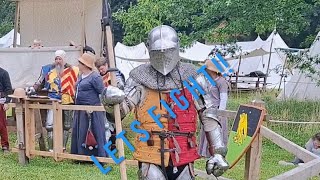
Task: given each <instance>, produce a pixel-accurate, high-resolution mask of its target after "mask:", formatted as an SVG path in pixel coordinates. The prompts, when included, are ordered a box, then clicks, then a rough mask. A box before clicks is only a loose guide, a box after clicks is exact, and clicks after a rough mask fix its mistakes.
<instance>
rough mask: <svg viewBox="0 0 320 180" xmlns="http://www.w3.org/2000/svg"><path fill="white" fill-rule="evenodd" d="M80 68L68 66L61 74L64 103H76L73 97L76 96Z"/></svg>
mask: <svg viewBox="0 0 320 180" xmlns="http://www.w3.org/2000/svg"><path fill="white" fill-rule="evenodd" d="M78 74H79V68H78V67H68V68H66V69H64V71H63V72H62V74H61V92H62V98H61V100H62V103H63V104H69V103H74V102H73V97H74V96H75V88H74V87H75V84H76V82H77V79H78Z"/></svg>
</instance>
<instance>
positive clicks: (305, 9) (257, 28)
mask: <svg viewBox="0 0 320 180" xmlns="http://www.w3.org/2000/svg"><path fill="white" fill-rule="evenodd" d="M311 10H312V5H311V4H308V3H306V2H305V1H304V0H232V1H231V0H193V1H190V0H157V1H153V0H140V1H138V3H137V5H134V6H131V7H130V8H129V9H128V10H127V11H126V10H120V11H118V12H117V13H116V14H115V15H114V16H115V17H116V19H117V20H119V21H120V22H122V23H123V26H124V29H125V36H124V42H125V43H127V44H129V45H133V44H136V43H138V42H141V41H145V40H146V38H147V33H148V31H150V30H151V29H152V28H153V27H155V26H157V25H160V24H167V25H171V26H173V27H174V28H175V29H176V30H177V31H178V33H179V36H180V38H181V43H182V45H183V46H185V45H190V43H191V42H192V41H194V40H201V39H206V40H209V41H212V42H230V41H235V40H238V39H241V38H242V37H245V36H248V35H250V34H252V33H259V34H263V33H266V32H270V31H272V30H273V29H274V27H275V26H276V27H277V30H278V31H279V32H280V33H283V34H285V35H289V36H291V37H294V36H297V35H298V34H299V32H301V31H303V30H304V29H305V28H306V27H308V26H309V25H310V19H308V17H309V12H310V11H311Z"/></svg>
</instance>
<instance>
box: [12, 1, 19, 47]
mask: <svg viewBox="0 0 320 180" xmlns="http://www.w3.org/2000/svg"><path fill="white" fill-rule="evenodd" d="M19 18H20V3H19V1H16V9H15V19H14V33H13V47H17V38H18V29H19V25H20V23H19Z"/></svg>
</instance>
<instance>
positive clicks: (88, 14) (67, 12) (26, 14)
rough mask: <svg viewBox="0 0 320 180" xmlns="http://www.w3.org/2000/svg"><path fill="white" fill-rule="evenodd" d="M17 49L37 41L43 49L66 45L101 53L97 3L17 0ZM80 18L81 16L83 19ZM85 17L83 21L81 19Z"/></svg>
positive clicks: (86, 1) (74, 0)
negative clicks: (18, 31)
mask: <svg viewBox="0 0 320 180" xmlns="http://www.w3.org/2000/svg"><path fill="white" fill-rule="evenodd" d="M18 3H19V6H20V33H21V46H23V47H28V46H30V45H32V43H33V40H34V39H40V40H41V41H42V43H43V45H44V46H46V47H51V46H67V45H68V44H69V41H70V40H72V41H74V42H75V43H76V44H77V45H81V43H82V41H84V34H86V41H87V45H88V46H91V47H92V48H94V50H95V51H96V52H97V53H100V52H99V50H100V49H101V37H102V36H101V35H102V31H101V21H100V20H101V14H102V3H101V0H19V1H18ZM83 15H84V16H83ZM83 17H85V18H83Z"/></svg>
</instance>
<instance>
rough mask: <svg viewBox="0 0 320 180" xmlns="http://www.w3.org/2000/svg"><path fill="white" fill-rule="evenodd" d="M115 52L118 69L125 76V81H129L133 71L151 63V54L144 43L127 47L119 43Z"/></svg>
mask: <svg viewBox="0 0 320 180" xmlns="http://www.w3.org/2000/svg"><path fill="white" fill-rule="evenodd" d="M114 51H115V56H116V65H117V68H118V69H119V70H120V71H121V72H122V73H123V74H124V76H125V79H128V77H129V73H130V71H131V70H132V69H134V68H135V67H138V66H139V65H141V64H145V63H147V62H148V61H149V52H148V49H147V47H146V45H145V44H144V43H140V44H138V45H136V46H126V45H124V44H122V43H119V42H118V43H117V44H116V46H115V48H114Z"/></svg>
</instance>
